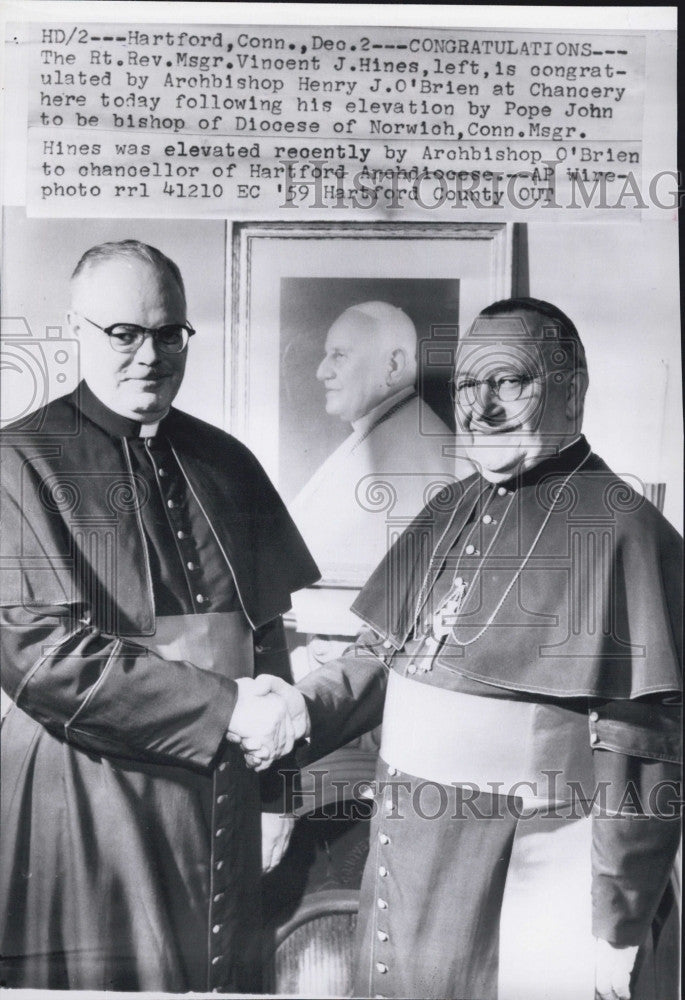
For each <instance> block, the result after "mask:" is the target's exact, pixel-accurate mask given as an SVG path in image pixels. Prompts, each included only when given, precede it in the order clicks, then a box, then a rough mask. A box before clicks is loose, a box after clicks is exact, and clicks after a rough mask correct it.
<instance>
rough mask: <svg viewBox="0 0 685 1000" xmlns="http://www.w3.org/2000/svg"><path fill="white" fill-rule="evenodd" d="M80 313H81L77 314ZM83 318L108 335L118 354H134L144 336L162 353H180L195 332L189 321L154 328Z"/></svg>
mask: <svg viewBox="0 0 685 1000" xmlns="http://www.w3.org/2000/svg"><path fill="white" fill-rule="evenodd" d="M79 315H81V314H79ZM83 319H85V320H86V322H87V323H90V325H91V326H94V327H96V328H97V329H98V330H102V332H103V333H106V334H107V336H108V337H109V342H110V344H111V345H112V347H113V348H114V350H115V351H118V352H119V353H120V354H135V352H136V351H137V350H138V348H139V347H140V345H141V344H142V343H143V341H144V340H145V338H146V337H147V336H148V334H149V336H151V337H152V338H153V340H154V341H155V343H156V344H157V346H158V347H159V349H160V351H161V352H162V353H163V354H181V353H182V352H183V351H185V349H186V347H187V346H188V341H189V340H190V338H191V337H192V336H193V335H194V334H195V330H194V329H193V327H192V326H191V325H190V323H187V322H186V323H166V324H165V325H164V326H159V327H157V328H156V329H153V328H151V327H147V326H139V325H138V324H137V323H112V324H111V326H100V324H99V323H95V322H94V321H93V320H92V319H88V317H87V316H83Z"/></svg>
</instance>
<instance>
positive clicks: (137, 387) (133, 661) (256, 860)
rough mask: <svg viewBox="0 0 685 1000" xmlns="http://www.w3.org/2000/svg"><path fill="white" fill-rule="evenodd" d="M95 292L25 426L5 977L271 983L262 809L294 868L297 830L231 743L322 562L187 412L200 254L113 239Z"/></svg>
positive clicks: (238, 985) (7, 606)
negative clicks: (262, 889)
mask: <svg viewBox="0 0 685 1000" xmlns="http://www.w3.org/2000/svg"><path fill="white" fill-rule="evenodd" d="M72 285H73V289H72V309H71V312H70V315H69V321H70V326H71V329H72V331H73V332H74V333H75V335H76V336H77V337H78V339H79V345H80V352H81V363H82V371H83V374H84V381H82V382H81V383H80V384H79V386H78V388H77V389H76V390H75V391H74V392H72V393H70V394H69V395H67V396H63V397H62V398H59V399H56V400H54V401H53V402H51V403H49V404H48V405H47V406H46V407H44V408H43V409H42V410H39V411H37V412H35V413H34V414H32V415H30V416H29V417H28V418H25V419H23V420H22V421H21V422H20V423H19V424H18V425H14V426H10V427H9V428H7V429H6V430H5V431H4V432H3V435H2V459H3V468H2V487H3V507H2V521H3V547H2V630H1V633H0V634H1V635H2V641H3V649H2V683H3V688H4V690H5V692H6V693H7V694H8V695H9V697H10V698H11V699H12V702H13V705H12V707H11V708H10V710H9V712H8V714H7V716H6V717H5V719H4V721H3V724H2V842H1V857H0V881H1V885H2V887H1V890H0V892H1V898H2V910H1V914H0V942H1V950H2V965H3V973H2V979H3V985H6V986H12V987H24V988H53V989H80V990H93V989H103V990H104V989H108V990H148V991H150V990H151V991H154V992H162V991H185V990H195V991H208V990H216V989H219V990H222V991H255V990H258V989H259V988H260V954H259V946H260V912H259V884H260V882H259V880H260V875H261V867H262V857H261V851H260V812H261V811H265V812H269V810H271V811H272V812H273V814H274V815H273V816H272V817H271V818H270V817H269V816H268V815H267V816H265V817H264V831H265V835H266V834H268V831H269V830H271V831H273V830H274V824H275V828H276V830H275V833H274V832H272V834H271V836H272V840H274V843H273V844H272V845H271V847H270V851H271V857H272V861H273V859H274V857H275V856H276V855H278V854H279V853H282V849H284V847H285V844H286V843H287V835H288V833H287V829H283V830H280V832H279V824H280V826H283V824H284V823H285V824H286V826H287V823H288V821H287V820H285V819H281V818H280V817H279V814H280V813H281V811H282V810H283V806H284V800H283V790H282V788H281V780H280V777H279V776H278V775H277V774H272V773H270V772H265V773H264V775H257V774H255V773H254V772H253V771H251V770H249V769H248V768H247V766H246V764H245V762H244V760H243V757H242V754H241V753H240V752H239V751H238V750H237V749H236V748H235V747H234V746H233V744H231V743H230V742H227V740H226V734H227V729H228V727H229V722H230V720H232V718H234V711H235V712H237V710H238V706H239V705H242V706H244V705H245V704H246V702H245V698H246V697H247V695H246V694H245V692H246V690H247V689H246V688H244V687H241V684H242V683H243V679H244V678H249V677H250V676H252V675H253V673H259V672H260V671H264V670H266V671H268V672H269V673H274V674H276V675H278V676H280V677H283V678H286V677H288V671H289V665H288V655H287V650H286V644H285V641H284V633H283V626H282V621H281V615H282V613H283V612H284V611H285V610H287V609H288V608H289V607H290V594H291V592H292V591H294V590H297V589H298V588H300V587H302V586H305V585H309V584H311V583H312V582H314V580H315V579H316V578H317V575H318V574H317V569H316V566H315V564H314V563H313V561H312V560H311V558H310V556H309V554H308V552H307V550H306V548H305V546H304V543H303V542H302V540H301V537H300V535H299V533H298V532H297V530H296V528H295V527H294V525H293V523H292V521H291V520H290V517H289V515H288V514H287V511H286V510H285V508H284V506H283V504H282V503H281V500H280V498H279V496H278V495H277V493H276V491H275V490H274V488H273V486H272V485H271V483H270V482H269V480H268V479H267V477H266V475H265V473H264V472H263V470H262V469H261V467H260V466H259V464H258V462H257V461H256V459H255V458H254V456H253V455H252V454H251V453H250V452H249V451H248V450H247V449H246V448H245V447H244V446H242V445H241V444H240V443H239V442H238V441H236V440H235V439H234V438H232V437H230V436H229V435H227V434H225V433H223V432H222V431H220V430H218V429H217V428H215V427H212V426H210V425H209V424H206V423H204V422H202V421H200V420H197V419H195V418H193V417H191V416H189V415H187V414H185V413H182V412H180V411H179V410H176V409H174V408H173V407H172V406H171V403H172V401H173V399H174V397H175V395H176V392H177V391H178V388H179V386H180V383H181V380H182V377H183V372H184V367H185V360H186V356H187V353H188V351H187V347H188V342H189V338H190V336H191V335H192V334H193V333H194V331H193V329H192V327H191V326H190V324H189V323H188V322H187V319H186V301H185V292H184V289H183V282H182V279H181V275H180V273H179V271H178V268H177V267H176V266H175V265H174V264H173V263H172V262H171V261H169V260H168V259H167V258H166V257H164V256H163V255H162V254H161V253H160V252H159V251H157V250H155V249H154V248H150V247H147V246H145V245H143V244H139V243H135V242H133V241H125V242H124V243H120V244H105V245H102V246H100V247H96V248H93V249H91V250H90V251H88V252H87V253H86V254H85V255H84V257H83V258H82V260H81V262H80V263H79V265H78V267H77V269H76V272H75V274H74V278H73V281H72ZM274 705H276V708H277V711H276V712H275V714H274V719H275V720H276V722H275V723H274V725H276V724H277V722H278V719H279V718H281V717H282V710H281V708H280V703H278V702H276V701H275V702H274ZM272 708H273V705H272V706H271V707H269V706H267V703H266V702H265V700H264V699H263V698H262V699H260V711H262V712H265V711H267V710H268V711H271V710H272ZM279 838H280V848H279V847H278V844H277V843H276V842H277V841H279Z"/></svg>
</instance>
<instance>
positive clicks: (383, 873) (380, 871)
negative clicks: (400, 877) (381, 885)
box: [378, 865, 388, 878]
mask: <svg viewBox="0 0 685 1000" xmlns="http://www.w3.org/2000/svg"><path fill="white" fill-rule="evenodd" d="M378 874H379V875H380V877H381V878H385V876H386V875H387V874H388V869H387V868H384V867H383V865H381V866H380V868H379V869H378Z"/></svg>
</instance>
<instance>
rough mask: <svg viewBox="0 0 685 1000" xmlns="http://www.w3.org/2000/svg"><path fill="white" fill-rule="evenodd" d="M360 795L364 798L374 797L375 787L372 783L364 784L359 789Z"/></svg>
mask: <svg viewBox="0 0 685 1000" xmlns="http://www.w3.org/2000/svg"><path fill="white" fill-rule="evenodd" d="M359 797H360V798H362V799H372V798H373V788H371V786H370V785H362V787H361V788H360V789H359Z"/></svg>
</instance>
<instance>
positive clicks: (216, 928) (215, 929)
mask: <svg viewBox="0 0 685 1000" xmlns="http://www.w3.org/2000/svg"><path fill="white" fill-rule="evenodd" d="M220 930H221V924H214V926H213V927H212V934H218V933H219V931H220Z"/></svg>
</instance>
